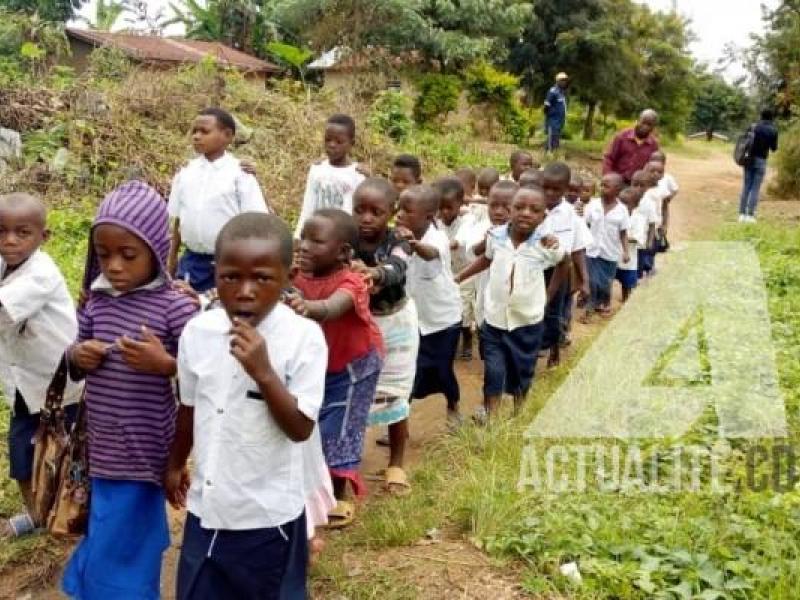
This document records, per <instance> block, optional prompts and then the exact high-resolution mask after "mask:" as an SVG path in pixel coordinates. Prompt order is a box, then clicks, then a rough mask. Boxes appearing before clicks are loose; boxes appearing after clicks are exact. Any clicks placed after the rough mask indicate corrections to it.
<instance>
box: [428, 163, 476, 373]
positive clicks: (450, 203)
mask: <svg viewBox="0 0 800 600" xmlns="http://www.w3.org/2000/svg"><path fill="white" fill-rule="evenodd" d="M433 187H434V188H436V190H437V191H438V192H439V196H440V202H439V213H438V217H437V219H436V227H437V228H438V229H439V230H440V231H443V232H444V234H445V235H446V236H447V239H448V240H449V241H450V268H451V270H452V272H453V273H458V272H459V271H461V269H463V268H464V267H466V266H467V264H468V263H467V248H466V245H465V243H464V234H465V232H466V231H468V230H470V229H471V228H472V227H473V226H474V224H475V218H474V217H473V215H472V214H470V213H466V214H462V212H463V211H462V210H461V209H462V207H463V206H464V186H463V184H462V183H461V181H460V180H459V179H458V178H457V177H442V178H441V179H437V180H436V181H434V182H433ZM459 292H460V294H461V316H462V318H461V354H460V355H459V358H461V359H462V360H472V328H473V327H474V325H475V282H474V281H465V282H464V283H462V284H461V285H460V286H459Z"/></svg>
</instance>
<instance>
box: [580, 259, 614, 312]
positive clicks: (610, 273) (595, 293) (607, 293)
mask: <svg viewBox="0 0 800 600" xmlns="http://www.w3.org/2000/svg"><path fill="white" fill-rule="evenodd" d="M586 266H587V267H588V271H589V287H590V289H591V292H592V294H591V297H590V298H589V302H588V304H587V306H586V309H587V310H593V309H596V308H599V307H600V306H602V305H604V304H610V303H611V286H612V285H613V283H614V276H615V275H616V274H617V263H615V262H612V261H610V260H605V259H603V258H600V257H599V256H589V257H587V258H586Z"/></svg>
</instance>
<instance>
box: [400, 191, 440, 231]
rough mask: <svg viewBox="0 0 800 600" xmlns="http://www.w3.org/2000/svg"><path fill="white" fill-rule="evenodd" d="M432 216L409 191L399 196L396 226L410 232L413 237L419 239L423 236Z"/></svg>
mask: <svg viewBox="0 0 800 600" xmlns="http://www.w3.org/2000/svg"><path fill="white" fill-rule="evenodd" d="M432 221H433V214H432V213H431V212H430V211H429V210H428V209H427V208H426V207H425V203H424V202H422V201H421V199H420V198H419V197H418V196H417V194H416V193H415V192H413V191H411V190H406V191H404V192H403V193H402V194H400V204H399V209H398V211H397V224H398V225H399V226H400V227H406V228H408V229H410V230H411V233H413V234H414V237H415V238H417V239H420V238H421V237H422V236H423V235H425V231H427V229H428V227H429V226H430V224H431V222H432Z"/></svg>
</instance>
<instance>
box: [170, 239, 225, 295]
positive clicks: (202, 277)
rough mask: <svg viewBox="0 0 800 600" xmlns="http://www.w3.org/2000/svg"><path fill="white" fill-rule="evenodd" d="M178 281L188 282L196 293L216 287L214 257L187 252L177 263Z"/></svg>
mask: <svg viewBox="0 0 800 600" xmlns="http://www.w3.org/2000/svg"><path fill="white" fill-rule="evenodd" d="M177 276H178V279H181V280H183V281H188V282H189V285H191V286H192V289H193V290H195V291H196V292H200V293H203V292H207V291H208V290H210V289H213V288H214V287H215V286H216V281H215V279H214V255H213V254H200V253H199V252H192V251H191V250H187V251H186V252H184V254H183V256H181V259H180V261H178V273H177Z"/></svg>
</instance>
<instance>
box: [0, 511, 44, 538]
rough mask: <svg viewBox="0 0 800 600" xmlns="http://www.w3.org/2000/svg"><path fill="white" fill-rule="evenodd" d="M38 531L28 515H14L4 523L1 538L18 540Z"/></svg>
mask: <svg viewBox="0 0 800 600" xmlns="http://www.w3.org/2000/svg"><path fill="white" fill-rule="evenodd" d="M34 531H36V525H35V524H34V522H33V519H32V518H31V516H30V515H29V514H28V513H20V514H18V515H14V516H13V517H11V518H9V519H8V520H6V521H5V522H4V523H3V526H2V528H0V538H7V539H8V538H18V537H22V536H23V535H28V534H29V533H33V532H34Z"/></svg>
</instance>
